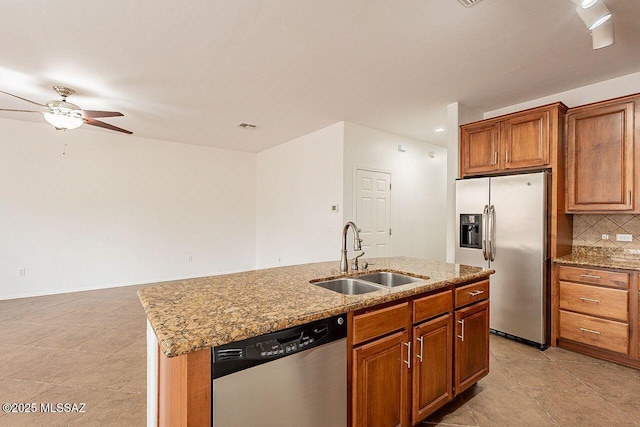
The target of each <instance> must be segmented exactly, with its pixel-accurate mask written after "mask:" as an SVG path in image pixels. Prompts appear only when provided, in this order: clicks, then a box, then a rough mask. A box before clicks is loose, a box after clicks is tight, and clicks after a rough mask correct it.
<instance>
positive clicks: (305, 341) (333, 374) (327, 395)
mask: <svg viewBox="0 0 640 427" xmlns="http://www.w3.org/2000/svg"><path fill="white" fill-rule="evenodd" d="M346 336H347V316H346V315H340V316H334V317H331V318H328V319H322V320H318V321H314V322H312V323H308V324H306V325H301V326H295V327H292V328H289V329H285V330H282V331H278V332H273V333H269V334H266V335H261V336H259V337H255V338H249V339H247V340H244V341H238V342H234V343H231V344H225V345H222V346H218V347H214V348H213V349H212V350H211V351H212V354H211V361H212V362H211V372H212V377H213V378H212V390H211V391H212V393H211V396H212V399H211V405H212V417H211V419H212V424H213V427H246V426H261V427H300V426H305V427H337V426H346V424H347V341H346Z"/></svg>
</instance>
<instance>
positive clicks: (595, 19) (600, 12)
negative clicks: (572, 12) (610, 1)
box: [576, 1, 612, 31]
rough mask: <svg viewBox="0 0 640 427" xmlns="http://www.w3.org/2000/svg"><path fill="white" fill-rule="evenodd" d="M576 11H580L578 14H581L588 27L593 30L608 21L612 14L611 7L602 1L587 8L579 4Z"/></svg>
mask: <svg viewBox="0 0 640 427" xmlns="http://www.w3.org/2000/svg"><path fill="white" fill-rule="evenodd" d="M576 12H578V16H580V19H582V22H584V24H585V25H586V26H587V28H589V30H591V31H593V30H594V29H596V28H598V27H599V26H600V25H602V24H604V23H605V22H607V21H608V20H609V19H611V16H612V14H611V11H610V10H609V8H608V7H607V6H606V5H605V4H604V3H603V2H601V1H598V2H596V3H594V4H593V5H591V7H588V8H587V9H584V8H583V7H582V6H578V7H577V8H576Z"/></svg>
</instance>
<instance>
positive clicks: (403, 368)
mask: <svg viewBox="0 0 640 427" xmlns="http://www.w3.org/2000/svg"><path fill="white" fill-rule="evenodd" d="M488 286H489V281H488V280H483V281H479V282H474V283H471V284H468V285H464V286H461V287H459V288H456V289H454V288H453V287H452V286H451V287H447V288H445V289H442V290H440V291H436V292H432V293H430V294H427V295H419V296H416V297H412V298H408V299H406V300H403V301H401V302H398V303H392V304H386V305H383V306H381V307H373V308H368V309H364V310H360V311H358V312H355V313H352V314H350V320H349V324H350V329H349V345H350V348H351V352H350V359H351V360H350V363H349V366H350V367H351V369H350V371H349V373H348V378H349V379H350V387H349V396H350V399H349V400H350V402H351V407H350V411H349V416H350V425H352V426H385V427H386V426H397V425H401V426H407V425H417V424H418V423H420V421H422V420H423V419H424V418H426V417H427V416H428V415H430V414H432V413H433V412H435V411H436V410H437V409H439V408H440V407H442V406H443V405H444V404H446V403H447V402H449V401H450V400H451V399H452V398H453V397H454V395H455V393H454V383H458V384H459V385H458V386H456V390H455V391H456V392H461V391H462V390H463V389H466V388H468V387H470V386H471V385H473V384H475V383H476V382H477V381H478V380H480V379H481V378H482V377H483V376H485V375H487V374H488V372H489V364H488V363H489V318H488V315H489V307H488V301H487V299H488V297H489V288H488ZM454 293H455V294H454ZM454 300H455V301H457V302H455V305H454ZM455 306H458V307H460V310H458V311H457V312H456V311H455V309H454V307H455ZM454 316H455V318H456V320H459V321H460V322H461V325H463V326H462V327H463V328H464V331H462V332H461V331H456V328H455V327H454ZM456 333H457V334H461V333H462V334H463V335H464V340H462V342H461V345H460V344H458V343H457V342H456V344H455V351H454V340H455V339H456V337H455V336H456ZM454 353H455V354H454ZM480 365H481V366H480ZM456 369H458V371H459V372H456Z"/></svg>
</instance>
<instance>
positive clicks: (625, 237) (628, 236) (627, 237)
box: [616, 234, 633, 242]
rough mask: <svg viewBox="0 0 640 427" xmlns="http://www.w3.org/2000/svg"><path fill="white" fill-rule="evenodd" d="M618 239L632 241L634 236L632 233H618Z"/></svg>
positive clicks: (619, 240)
mask: <svg viewBox="0 0 640 427" xmlns="http://www.w3.org/2000/svg"><path fill="white" fill-rule="evenodd" d="M616 240H617V241H618V242H631V241H633V236H632V235H631V234H616Z"/></svg>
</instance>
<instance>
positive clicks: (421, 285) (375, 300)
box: [138, 257, 493, 357]
mask: <svg viewBox="0 0 640 427" xmlns="http://www.w3.org/2000/svg"><path fill="white" fill-rule="evenodd" d="M368 261H369V263H370V264H371V265H370V268H369V270H368V271H370V272H373V271H379V270H385V271H394V272H400V273H408V274H411V275H414V276H420V277H421V278H422V280H419V281H418V282H415V283H411V284H407V285H402V286H397V287H394V288H391V289H381V290H379V291H374V292H370V293H367V294H362V295H342V294H340V293H337V292H334V291H331V290H328V289H324V288H321V287H319V286H315V285H312V284H311V283H309V282H310V281H311V280H317V279H329V278H335V277H343V276H345V275H344V274H341V273H339V271H338V267H339V262H338V261H332V262H323V263H315V264H303V265H293V266H288V267H277V268H270V269H264V270H254V271H246V272H241V273H234V274H224V275H219V276H209V277H202V278H196V279H187V280H179V281H172V282H165V283H158V284H155V285H154V286H152V287H149V288H144V289H141V290H139V291H138V296H139V298H140V301H141V302H142V305H143V306H144V310H145V312H146V314H147V318H148V319H149V323H150V324H151V327H152V328H153V330H154V332H155V334H156V337H157V339H158V342H159V344H160V351H161V352H162V353H163V354H165V355H166V356H168V357H173V356H179V355H182V354H186V353H190V352H193V351H196V350H201V349H206V348H210V347H215V346H217V345H222V344H226V343H229V342H234V341H239V340H242V339H245V338H250V337H254V336H258V335H262V334H265V333H268V332H273V331H277V330H281V329H286V328H289V327H291V326H296V325H301V324H305V323H308V322H311V321H313V320H317V319H322V318H326V317H330V316H333V315H337V314H342V313H346V312H348V311H353V310H356V309H360V308H365V307H370V306H373V305H377V304H381V303H384V302H387V301H393V300H396V299H400V298H404V297H408V296H411V295H415V294H418V293H423V292H427V291H430V290H433V289H438V288H441V287H445V286H448V285H452V284H457V283H463V282H467V281H472V280H477V279H482V278H487V277H489V275H491V274H492V273H493V270H491V269H482V268H480V267H470V266H465V265H458V264H448V263H444V262H437V261H428V260H423V259H416V258H406V257H393V258H374V259H368ZM358 273H359V274H362V273H363V271H360V272H358Z"/></svg>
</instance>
